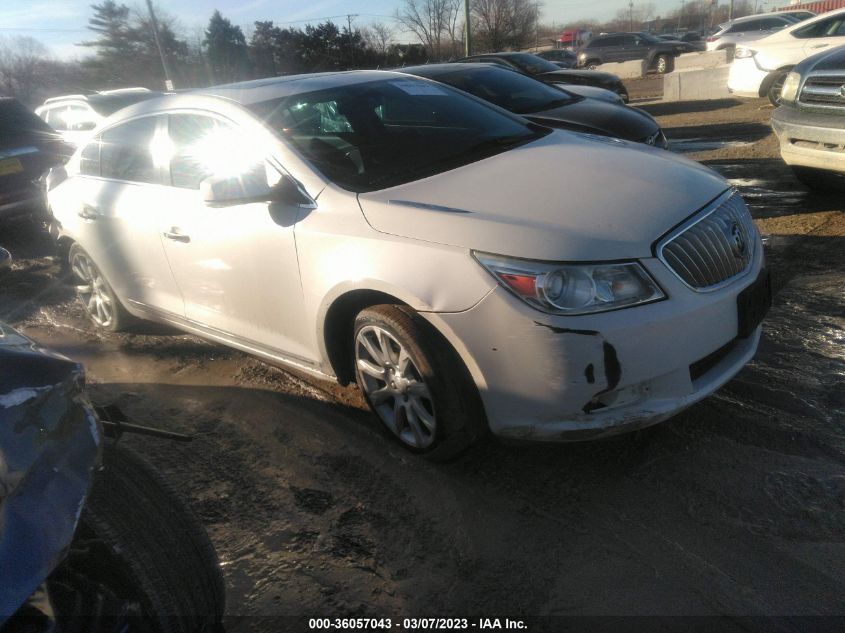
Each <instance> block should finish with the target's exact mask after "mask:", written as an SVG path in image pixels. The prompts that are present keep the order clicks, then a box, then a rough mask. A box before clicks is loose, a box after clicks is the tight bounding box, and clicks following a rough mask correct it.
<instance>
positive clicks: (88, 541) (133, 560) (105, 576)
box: [47, 443, 225, 633]
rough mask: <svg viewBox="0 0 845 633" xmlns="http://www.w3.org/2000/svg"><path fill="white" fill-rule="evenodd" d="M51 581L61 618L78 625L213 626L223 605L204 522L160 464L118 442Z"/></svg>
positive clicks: (165, 632) (110, 447) (157, 632)
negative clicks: (163, 475) (155, 466)
mask: <svg viewBox="0 0 845 633" xmlns="http://www.w3.org/2000/svg"><path fill="white" fill-rule="evenodd" d="M47 587H48V591H49V594H50V601H51V603H52V605H53V608H54V609H55V610H56V615H57V617H58V619H59V620H60V621H62V620H63V618H64V617H65V616H73V617H72V619H70V620H69V623H70V624H72V625H73V626H76V627H78V630H79V631H103V630H122V631H129V632H131V633H135V632H137V633H141V632H143V633H147V632H149V633H189V632H196V631H212V630H214V628H215V627H216V626H217V624H218V623H219V622H220V621H221V619H222V617H223V611H224V607H225V594H224V585H223V576H222V574H221V572H220V565H219V562H218V560H217V555H216V554H215V552H214V549H213V547H212V545H211V542H210V541H209V539H208V535H207V534H206V533H205V530H204V529H203V528H202V526H201V525H200V524H199V523H198V522H197V520H196V519H195V518H194V517H193V515H192V514H191V513H190V512H189V511H188V509H187V508H186V507H185V506H184V505H183V503H182V501H181V500H180V499H179V497H178V496H177V495H176V493H175V492H174V491H173V490H172V489H171V488H170V486H169V484H167V482H165V481H164V480H163V479H162V478H161V476H160V475H159V473H158V472H157V471H155V470H154V469H153V468H152V467H151V466H150V465H149V464H147V463H146V462H145V461H144V460H143V459H141V457H139V456H138V455H137V454H136V453H135V452H134V451H131V450H129V449H127V448H125V447H123V446H121V445H119V444H114V443H107V444H106V445H105V447H104V451H103V462H102V470H101V471H100V472H99V473H98V475H97V478H96V479H95V481H94V486H93V488H92V491H91V494H90V496H89V497H88V500H87V503H86V505H85V509H84V510H83V512H82V516H81V518H80V524H79V528H78V530H77V535H76V537H75V538H74V541H73V543H72V544H71V548H70V552H69V553H68V556H67V558H66V560H65V561H64V562H63V563H62V564H61V565H60V566H59V567H58V568H57V569H56V571H55V572H54V573H53V574H52V575H51V577H50V578H49V579H48V583H47ZM60 628H61V627H60ZM62 630H65V629H64V628H62Z"/></svg>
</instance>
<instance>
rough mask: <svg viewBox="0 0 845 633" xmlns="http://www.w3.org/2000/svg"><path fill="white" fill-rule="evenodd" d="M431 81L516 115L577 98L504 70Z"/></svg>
mask: <svg viewBox="0 0 845 633" xmlns="http://www.w3.org/2000/svg"><path fill="white" fill-rule="evenodd" d="M434 79H436V80H437V81H442V82H443V83H447V84H449V85H450V86H454V87H455V88H459V89H461V90H463V91H465V92H469V93H470V94H473V95H475V96H476V97H478V98H480V99H484V100H485V101H489V102H490V103H495V104H496V105H497V106H499V107H500V108H505V109H506V110H510V111H511V112H516V113H517V114H528V113H530V112H541V111H543V110H551V109H552V108H556V107H558V106H561V105H563V104H566V103H571V102H572V101H576V100H577V99H578V97H576V96H575V95H573V94H571V93H569V92H566V91H565V90H563V89H558V88H555V87H552V86H550V85H548V84H544V83H543V82H542V81H537V80H536V79H532V78H531V77H526V76H525V75H520V74H519V73H517V72H514V71H511V70H507V69H505V68H473V69H472V70H459V71H457V72H452V73H447V74H443V75H437V76H435V77H434Z"/></svg>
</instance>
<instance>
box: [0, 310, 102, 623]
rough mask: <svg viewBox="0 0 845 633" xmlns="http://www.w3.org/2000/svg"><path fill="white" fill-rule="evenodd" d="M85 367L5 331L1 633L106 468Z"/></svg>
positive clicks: (0, 406) (0, 361) (0, 334)
mask: <svg viewBox="0 0 845 633" xmlns="http://www.w3.org/2000/svg"><path fill="white" fill-rule="evenodd" d="M83 387H84V372H83V369H82V367H81V366H80V365H78V364H77V363H74V362H72V361H70V360H68V359H66V358H64V357H62V356H59V355H58V354H55V353H52V352H49V351H46V350H43V349H41V348H39V347H38V346H37V345H36V344H35V343H34V342H33V341H31V340H30V339H28V338H26V337H24V336H22V335H20V334H18V333H17V332H15V331H14V330H13V329H11V328H10V327H8V326H6V325H4V324H3V323H0V627H2V626H3V624H4V623H5V622H6V620H8V619H9V618H10V617H11V616H12V615H13V614H14V613H15V612H16V611H17V610H18V609H19V608H20V607H21V605H23V604H24V603H25V602H26V601H27V600H28V599H29V597H30V595H32V593H33V592H34V591H35V590H36V589H37V588H38V587H39V586H40V585H41V583H42V582H43V581H44V580H45V579H46V578H47V576H48V575H49V574H50V573H51V572H52V571H53V569H54V568H55V566H56V565H57V564H58V563H59V562H61V560H62V559H63V557H64V555H65V552H66V550H67V548H68V546H69V545H70V543H71V540H72V539H73V535H74V532H75V530H76V526H77V523H78V521H79V516H80V514H81V512H82V508H83V506H84V505H85V500H86V498H87V496H88V493H89V490H90V488H91V482H92V479H93V476H94V472H95V470H96V468H97V466H98V464H99V459H100V451H101V446H102V431H101V428H100V424H99V422H98V420H97V416H96V414H95V412H94V409H93V407H92V406H91V403H90V402H89V401H88V399H87V397H86V396H85V394H84V391H83Z"/></svg>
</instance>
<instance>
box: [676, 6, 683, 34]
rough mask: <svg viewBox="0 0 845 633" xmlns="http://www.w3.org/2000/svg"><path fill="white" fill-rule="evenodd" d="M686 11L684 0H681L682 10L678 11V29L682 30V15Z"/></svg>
mask: <svg viewBox="0 0 845 633" xmlns="http://www.w3.org/2000/svg"><path fill="white" fill-rule="evenodd" d="M683 13H684V0H681V10H680V11H678V29H677V30H678V31H680V30H681V15H683Z"/></svg>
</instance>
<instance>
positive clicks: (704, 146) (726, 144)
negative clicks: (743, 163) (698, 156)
mask: <svg viewBox="0 0 845 633" xmlns="http://www.w3.org/2000/svg"><path fill="white" fill-rule="evenodd" d="M749 145H753V143H752V142H750V141H716V140H713V139H708V138H679V139H669V149H670V150H672V151H673V152H679V153H681V154H687V153H690V152H709V151H711V150H714V149H730V148H735V147H748V146H749Z"/></svg>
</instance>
